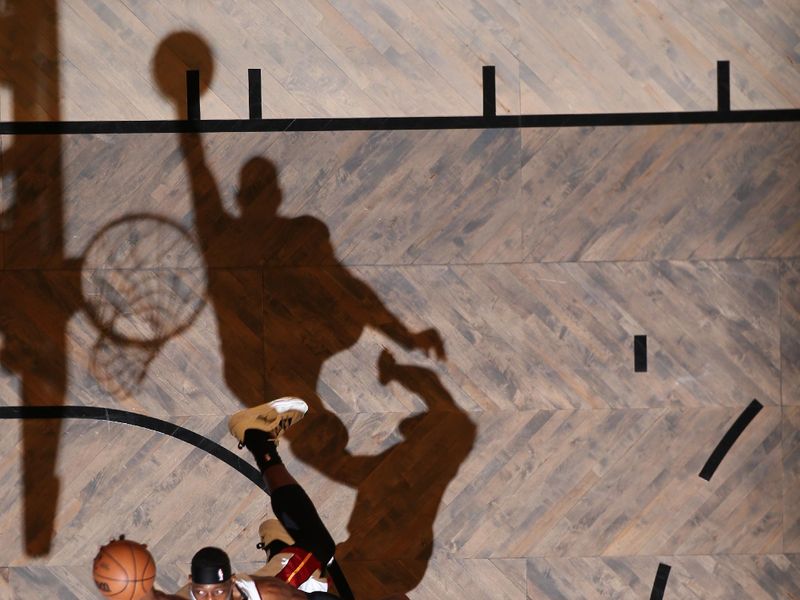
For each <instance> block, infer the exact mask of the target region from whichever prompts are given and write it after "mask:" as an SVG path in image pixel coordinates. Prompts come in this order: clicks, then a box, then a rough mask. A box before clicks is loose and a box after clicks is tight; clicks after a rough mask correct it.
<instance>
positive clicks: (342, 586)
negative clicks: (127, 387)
mask: <svg viewBox="0 0 800 600" xmlns="http://www.w3.org/2000/svg"><path fill="white" fill-rule="evenodd" d="M0 419H94V420H96V421H110V422H114V423H124V424H127V425H135V426H136V427H142V428H144V429H149V430H151V431H157V432H159V433H163V434H165V435H169V436H172V437H174V438H176V439H179V440H181V441H182V442H186V443H187V444H191V445H192V446H194V447H196V448H200V450H203V451H204V452H207V453H208V454H210V455H211V456H213V457H215V458H218V459H219V460H221V461H222V462H224V463H225V464H227V465H229V466H231V467H233V468H234V469H236V470H237V471H239V473H241V474H242V475H244V476H245V477H247V478H248V479H249V480H250V481H252V482H253V483H254V484H256V485H257V486H258V487H259V488H261V489H262V490H263V491H264V492H265V493H266V492H267V485H266V483H264V480H263V478H262V477H261V473H260V472H259V470H258V469H256V468H255V467H253V466H252V465H251V464H250V463H248V462H246V461H244V460H242V459H241V458H239V457H238V456H236V455H235V454H234V453H233V452H231V451H230V450H228V449H227V448H224V447H222V446H220V445H219V444H217V443H216V442H214V441H212V440H210V439H208V438H207V437H205V436H202V435H200V434H199V433H196V432H194V431H192V430H190V429H186V428H185V427H181V426H180V425H175V424H174V423H170V422H168V421H163V420H161V419H156V418H155V417H149V416H147V415H143V414H140V413H134V412H130V411H127V410H119V409H116V408H102V407H97V406H0ZM328 570H329V571H330V574H331V578H332V579H333V582H334V584H335V585H336V589H337V590H338V591H339V595H340V597H341V598H342V600H355V599H354V596H353V592H352V590H351V589H350V585H349V584H348V582H347V578H346V577H345V575H344V572H343V571H342V568H341V567H340V566H339V564H338V563H337V562H336V560H335V559H334V561H333V563H331V565H330V567H329V569H328Z"/></svg>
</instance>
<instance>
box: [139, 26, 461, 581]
mask: <svg viewBox="0 0 800 600" xmlns="http://www.w3.org/2000/svg"><path fill="white" fill-rule="evenodd" d="M176 57H181V58H180V60H177V59H176ZM181 63H182V66H183V68H182V69H178V68H177V67H176V65H178V66H181ZM186 68H189V69H199V70H200V71H201V74H200V77H201V84H202V85H203V86H204V87H207V86H208V82H209V81H210V74H211V73H212V68H213V65H212V59H211V55H210V51H209V50H208V47H207V46H206V45H205V43H204V42H203V41H202V40H201V39H199V38H198V37H196V36H194V35H193V34H190V33H185V32H184V33H178V34H173V35H171V36H170V37H168V38H167V39H165V40H164V41H163V42H162V43H161V44H160V46H159V49H158V51H157V53H156V55H155V57H154V75H155V77H156V80H157V81H158V82H159V85H160V87H161V89H162V91H163V93H164V94H165V96H167V97H168V98H171V99H172V101H173V102H174V103H175V105H176V112H177V114H178V115H179V116H182V117H185V115H186V112H185V91H184V88H183V83H182V82H184V81H185V69H186ZM174 82H181V87H180V90H181V91H180V94H179V93H178V91H177V89H178V87H177V86H176V85H175V83H174ZM180 143H181V148H182V151H183V153H184V157H185V165H186V169H187V172H188V176H189V180H190V183H191V191H192V197H193V203H194V217H195V227H196V231H197V234H198V237H199V239H200V243H201V247H202V253H203V257H204V260H205V263H206V266H207V267H208V271H209V272H208V275H207V279H208V298H209V301H210V302H211V303H212V305H213V306H214V309H215V314H216V319H217V326H218V331H219V337H220V349H221V352H222V355H223V356H222V358H223V361H224V374H225V381H226V384H227V385H228V387H229V389H230V390H231V391H232V392H233V393H234V394H235V395H236V396H237V398H238V400H239V401H240V402H241V403H242V404H245V405H248V406H252V405H256V404H261V403H263V402H264V401H266V400H270V399H273V398H277V397H280V396H299V397H301V398H303V399H304V400H306V401H307V402H308V404H309V406H310V412H309V415H308V416H307V417H306V418H305V419H304V420H303V421H301V422H300V423H299V424H298V426H297V427H296V428H293V429H292V430H290V431H289V432H288V433H287V438H288V439H289V441H290V442H291V444H292V451H293V453H294V454H295V455H296V456H297V457H298V458H300V459H301V460H303V461H304V462H306V463H307V464H309V465H311V466H312V467H313V468H315V469H317V470H318V471H319V472H321V473H323V474H324V475H326V476H327V477H329V478H331V479H333V480H335V481H337V482H340V483H342V484H344V485H348V486H351V487H354V488H357V489H358V494H357V500H356V508H355V511H354V514H353V518H351V520H350V523H349V531H350V537H349V539H348V541H347V542H345V543H344V544H343V545H342V546H341V557H342V558H346V559H347V560H348V561H352V562H353V564H355V561H359V562H360V563H366V562H369V563H370V564H371V566H375V564H376V563H375V562H374V561H388V560H389V559H391V560H394V561H398V560H400V561H402V560H405V561H406V562H408V565H407V566H405V567H404V568H403V569H384V572H385V573H386V574H388V575H391V577H390V579H391V580H392V581H391V582H390V583H391V584H390V585H387V587H386V589H381V590H379V591H378V590H376V591H375V592H374V593H372V592H371V593H366V591H365V589H366V588H367V587H369V586H370V584H368V583H367V582H366V581H363V582H362V581H359V579H360V578H355V581H352V582H351V583H352V584H353V586H354V588H355V589H356V591H357V592H364V593H366V597H376V596H378V595H385V594H388V593H400V594H402V593H404V592H406V591H410V590H411V589H413V588H414V587H415V586H416V585H417V584H418V583H419V581H420V580H421V579H422V577H423V575H424V573H425V570H426V567H427V562H428V559H429V558H430V556H431V551H432V547H433V533H432V532H433V521H434V518H435V516H436V513H437V510H438V506H439V503H440V499H441V496H442V493H443V492H444V489H445V488H446V486H447V484H448V483H449V482H450V480H451V479H452V478H453V477H454V475H455V473H456V472H457V471H458V468H459V466H460V464H461V462H462V461H463V460H464V458H465V457H466V456H467V454H468V453H469V449H470V448H471V447H472V443H473V440H474V436H475V426H474V424H473V423H472V422H471V421H470V420H469V418H468V417H467V416H466V414H464V413H463V412H462V411H460V410H459V409H458V408H457V407H456V406H455V404H454V402H453V400H452V398H451V396H450V395H449V394H448V393H447V391H446V390H445V388H444V387H443V386H442V384H441V382H440V380H439V379H438V377H437V376H436V375H435V373H434V372H432V371H430V370H428V369H424V368H422V367H411V366H402V367H401V366H399V365H396V364H395V363H394V361H393V359H391V357H390V356H389V355H388V353H387V354H384V355H382V361H381V366H382V367H381V371H380V373H381V378H382V379H381V381H382V382H384V383H388V381H389V380H391V379H394V380H396V381H398V382H399V383H401V384H402V385H404V386H405V387H407V388H408V389H409V390H411V391H412V392H414V393H416V394H418V395H419V396H420V397H421V398H422V400H423V401H424V402H425V403H426V405H427V406H428V407H429V411H428V412H425V413H423V414H422V415H418V416H416V417H413V418H411V419H407V420H406V421H405V422H404V424H403V426H402V428H401V433H402V435H403V438H404V440H403V441H402V442H400V443H399V444H397V445H396V446H394V447H392V448H390V449H389V450H386V451H385V452H383V453H382V454H379V455H377V456H359V455H353V454H352V453H350V452H349V451H348V449H347V442H348V430H347V428H346V426H345V425H344V424H343V423H342V421H341V419H340V418H339V417H338V416H337V415H336V414H335V413H333V412H331V411H330V410H328V408H327V407H326V405H325V404H324V403H323V401H322V399H321V398H320V396H319V394H318V392H317V386H318V384H319V379H320V373H321V370H322V366H323V365H324V363H325V362H326V361H327V360H328V359H330V358H331V357H332V356H334V355H336V354H337V353H339V352H342V351H344V350H346V349H348V348H350V347H351V346H353V345H354V344H355V343H356V342H357V341H358V339H359V338H360V336H361V335H362V333H363V331H364V328H365V327H372V328H375V329H377V330H379V331H381V332H382V333H383V334H385V335H386V336H387V337H389V338H390V339H392V340H394V341H395V342H396V343H398V344H399V345H400V346H402V347H403V348H405V349H407V350H422V351H424V352H425V353H426V354H427V353H430V352H433V353H434V354H435V355H436V356H437V357H438V358H440V359H444V357H445V353H444V345H443V343H442V341H441V339H440V337H439V335H438V333H437V332H436V331H435V330H434V329H428V330H425V331H422V332H418V333H414V332H412V331H410V330H409V329H408V328H407V327H406V326H405V324H404V323H402V322H401V321H400V320H399V319H398V318H397V316H395V315H394V314H393V313H392V312H391V311H389V309H388V308H387V307H386V306H385V305H384V304H383V302H382V301H381V300H380V298H379V297H378V295H377V294H376V293H375V292H374V291H373V290H372V289H371V288H370V287H369V286H368V285H367V284H366V283H365V282H363V281H361V280H360V279H358V278H357V277H355V276H354V275H353V274H352V273H351V272H350V271H349V270H348V269H347V268H346V267H345V266H344V265H342V264H341V263H340V262H339V261H338V259H337V257H336V255H335V252H334V249H333V246H332V244H331V240H330V233H329V231H328V228H327V226H326V225H325V224H324V223H323V222H322V221H320V220H318V219H316V218H314V217H311V216H308V215H304V216H299V217H287V216H284V215H281V214H280V213H279V207H280V205H281V201H282V194H281V190H280V186H279V183H278V174H277V169H276V168H275V166H274V165H273V164H272V163H271V162H270V161H269V160H267V159H266V158H263V157H254V158H251V159H250V160H248V161H247V162H246V163H245V164H244V166H243V167H242V169H241V171H240V185H239V190H238V193H237V197H236V200H237V203H238V207H239V211H240V215H241V216H239V217H234V216H232V215H230V214H229V213H228V212H227V211H226V210H225V208H224V206H223V202H222V198H221V194H220V192H219V189H218V186H217V184H216V181H215V179H214V176H213V174H212V173H211V171H210V168H209V166H208V164H207V162H206V159H205V153H204V148H203V144H202V140H201V138H200V136H199V135H198V134H195V133H184V134H181V136H180ZM242 268H249V269H254V270H255V269H257V270H258V272H259V273H260V274H261V275H262V277H263V288H262V287H261V286H262V281H261V279H260V278H259V279H257V280H256V281H255V282H253V281H250V282H248V281H246V277H245V275H244V274H243V273H242ZM233 269H236V271H234V270H233ZM262 293H263V296H264V301H263V308H262V306H261V303H260V302H259V297H260V296H261V294H262ZM254 304H255V305H254ZM262 332H263V335H264V337H265V339H264V343H263V352H264V354H263V355H262V354H261V352H260V351H258V350H261V348H258V349H257V350H255V351H254V346H253V343H252V339H253V338H256V339H258V340H260V339H261V336H262ZM265 365H266V367H265ZM265 371H266V373H265ZM370 371H371V369H370ZM264 373H265V376H264ZM416 464H419V465H424V468H419V469H415V467H414V465H416ZM400 473H402V477H401V476H400V475H399V474H400ZM382 506H385V507H387V510H389V511H390V512H385V511H383V510H382V509H381V508H380V507H382ZM380 515H382V525H384V526H383V527H382V529H381V530H380V531H376V527H375V526H376V521H375V518H376V516H380ZM338 557H340V552H339V551H338V550H337V559H338ZM354 568H356V567H355V566H354ZM371 571H372V572H373V573H374V569H371ZM349 579H354V578H353V577H352V576H349ZM364 579H365V580H366V578H364ZM371 579H374V575H373V576H372V577H371Z"/></svg>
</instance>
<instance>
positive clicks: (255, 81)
mask: <svg viewBox="0 0 800 600" xmlns="http://www.w3.org/2000/svg"><path fill="white" fill-rule="evenodd" d="M247 86H248V97H249V106H250V118H251V119H260V118H261V69H247Z"/></svg>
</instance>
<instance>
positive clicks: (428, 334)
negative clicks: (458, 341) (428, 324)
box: [412, 328, 447, 360]
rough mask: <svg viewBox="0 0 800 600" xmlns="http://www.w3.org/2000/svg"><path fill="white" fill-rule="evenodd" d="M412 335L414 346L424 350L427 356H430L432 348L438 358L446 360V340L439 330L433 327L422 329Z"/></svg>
mask: <svg viewBox="0 0 800 600" xmlns="http://www.w3.org/2000/svg"><path fill="white" fill-rule="evenodd" d="M412 337H413V340H414V348H415V349H418V350H422V351H423V352H424V353H425V356H430V355H431V350H433V352H434V353H435V354H436V358H437V359H438V360H445V358H447V355H446V354H445V351H444V342H443V341H442V338H441V336H440V335H439V332H438V331H436V330H435V329H433V328H431V329H426V330H425V331H420V332H419V333H415V334H414V335H413V336H412Z"/></svg>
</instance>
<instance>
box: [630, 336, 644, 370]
mask: <svg viewBox="0 0 800 600" xmlns="http://www.w3.org/2000/svg"><path fill="white" fill-rule="evenodd" d="M633 370H634V371H635V372H636V373H646V372H647V336H646V335H635V336H633Z"/></svg>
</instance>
